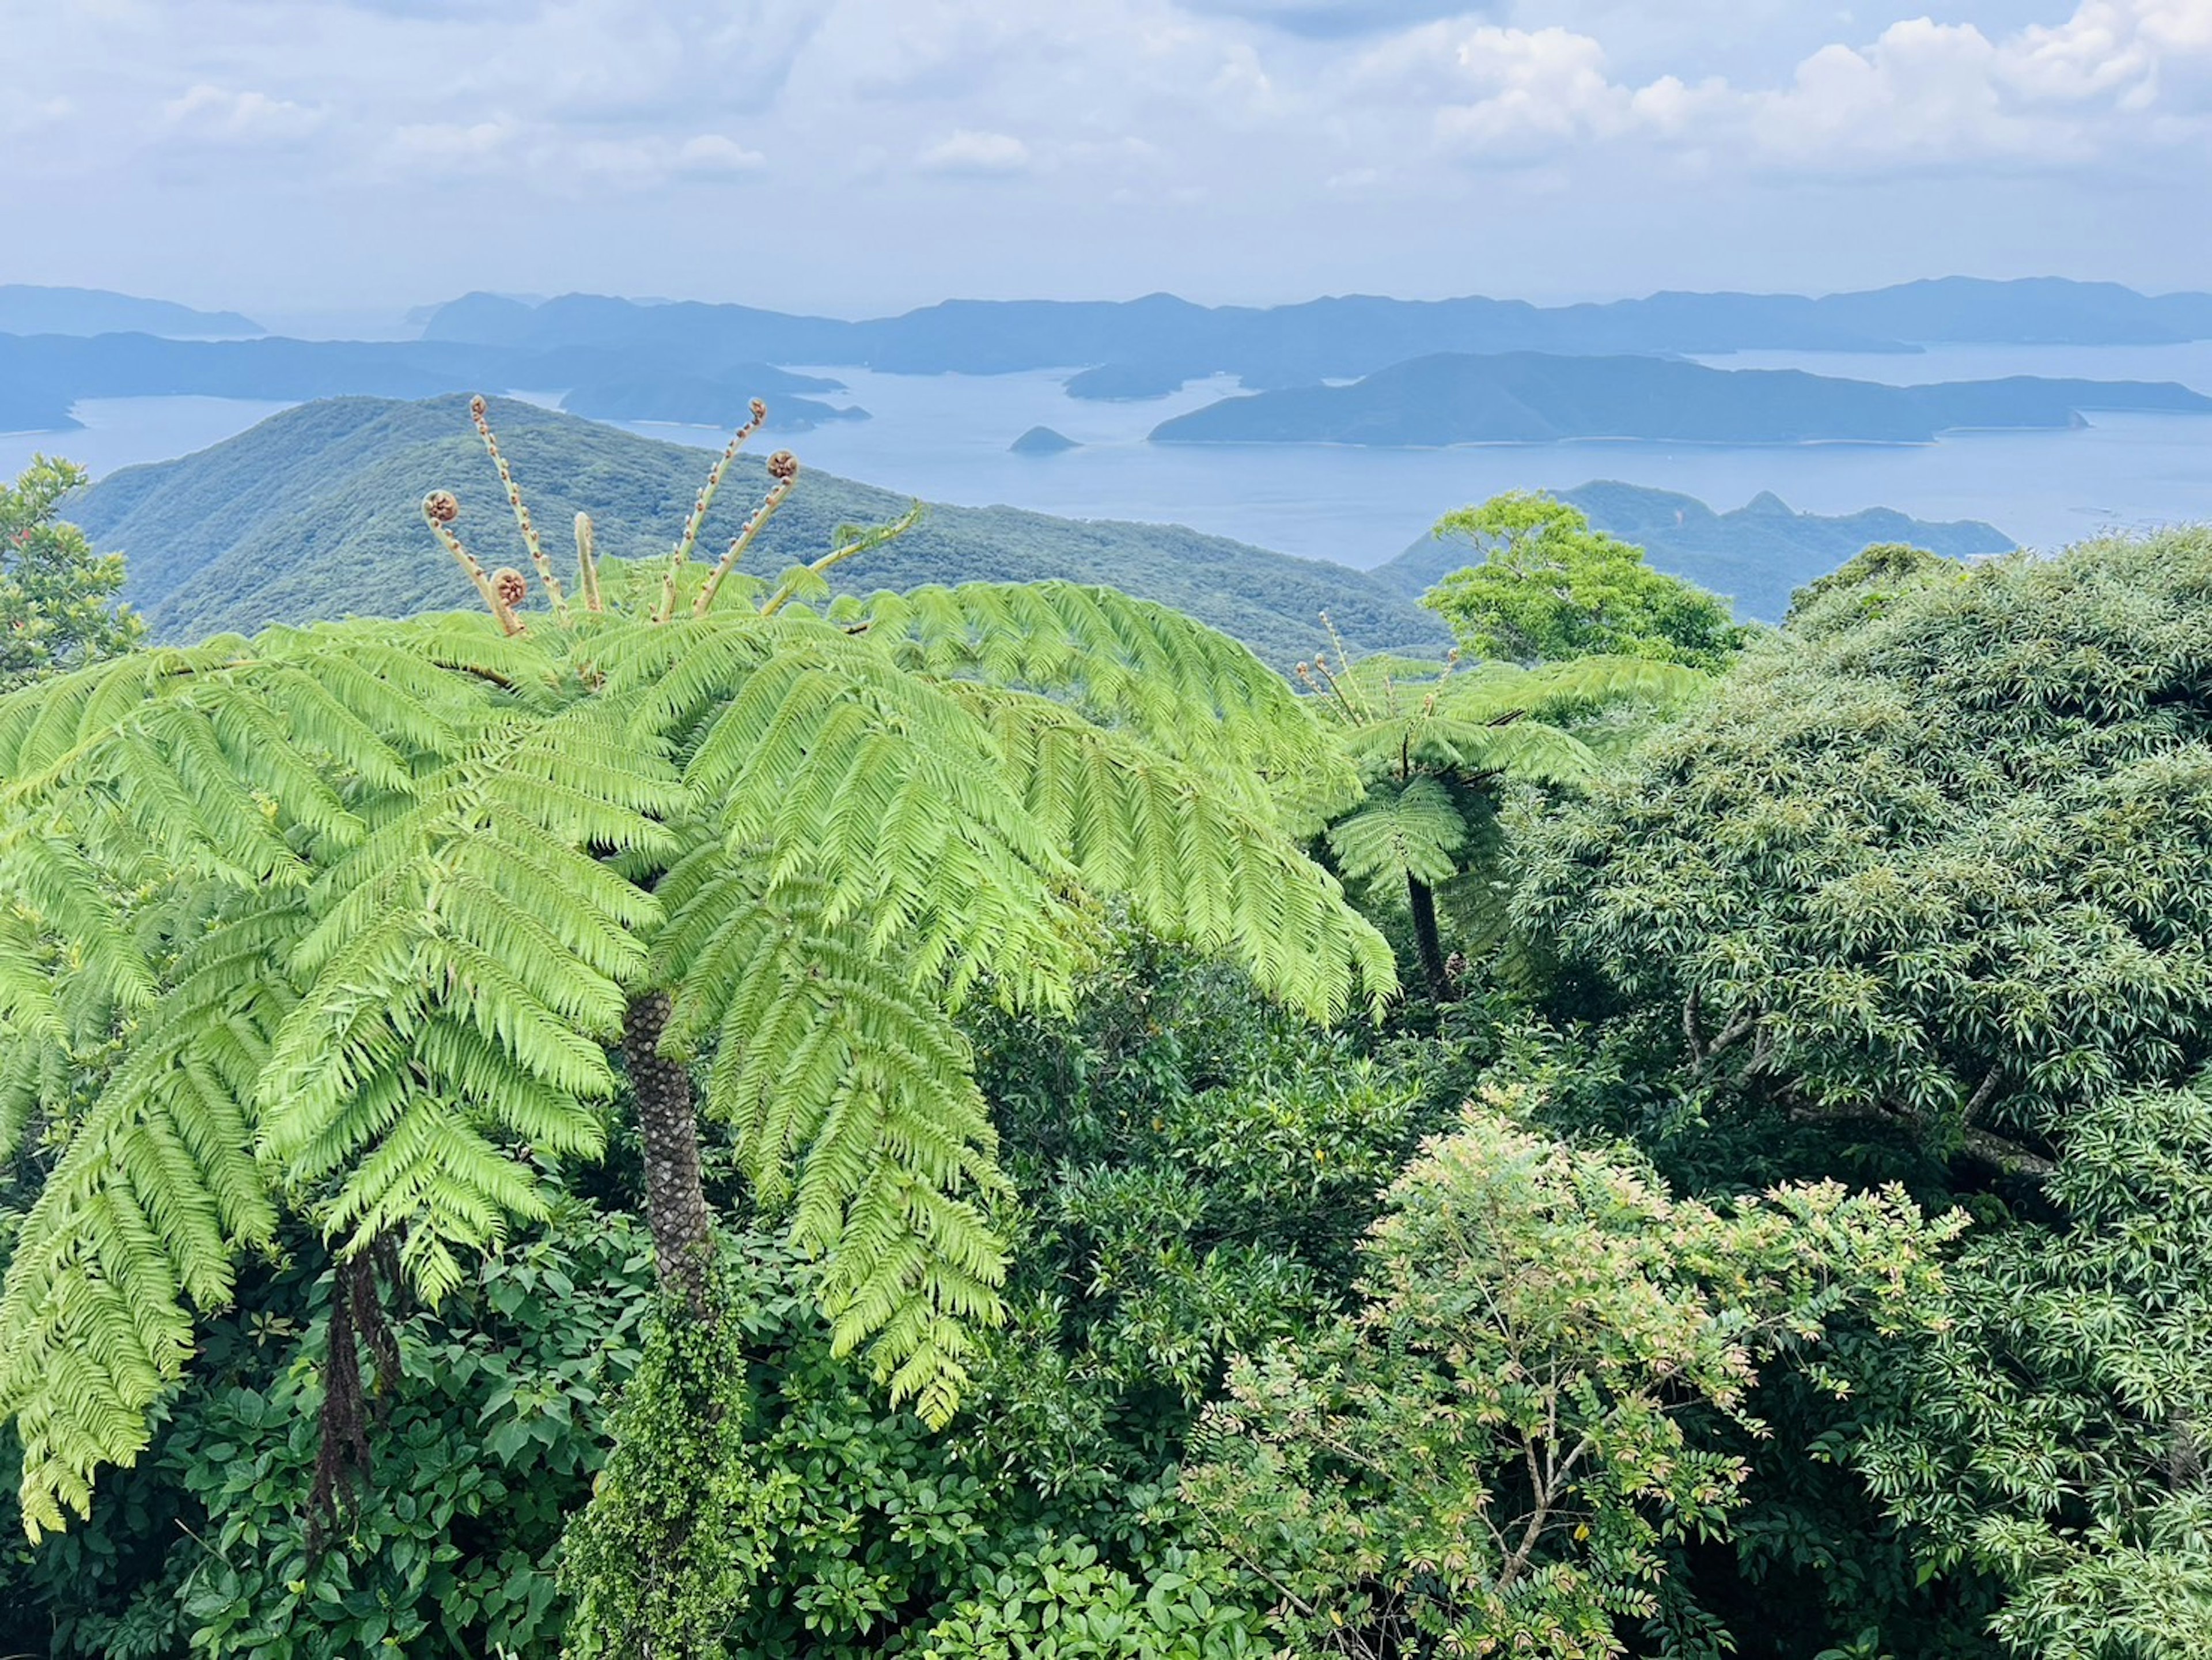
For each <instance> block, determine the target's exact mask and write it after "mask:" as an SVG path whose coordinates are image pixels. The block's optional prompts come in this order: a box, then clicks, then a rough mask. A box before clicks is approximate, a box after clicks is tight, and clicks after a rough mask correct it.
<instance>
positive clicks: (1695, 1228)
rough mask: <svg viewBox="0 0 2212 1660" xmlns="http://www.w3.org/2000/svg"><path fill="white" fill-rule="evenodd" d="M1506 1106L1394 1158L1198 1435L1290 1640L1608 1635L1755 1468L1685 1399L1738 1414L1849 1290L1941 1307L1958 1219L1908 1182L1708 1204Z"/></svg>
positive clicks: (1651, 1606)
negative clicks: (1358, 1221)
mask: <svg viewBox="0 0 2212 1660" xmlns="http://www.w3.org/2000/svg"><path fill="white" fill-rule="evenodd" d="M1504 1105H1505V1103H1504V1102H1502V1101H1501V1102H1495V1103H1489V1104H1470V1105H1469V1106H1468V1109H1467V1110H1465V1112H1464V1113H1463V1114H1462V1117H1461V1119H1460V1122H1458V1124H1457V1125H1456V1126H1455V1128H1454V1129H1453V1130H1452V1132H1451V1133H1450V1134H1448V1135H1444V1136H1440V1137H1438V1138H1437V1139H1435V1140H1431V1142H1429V1143H1428V1144H1427V1145H1425V1146H1424V1147H1423V1149H1422V1151H1421V1154H1420V1156H1419V1158H1417V1159H1416V1160H1415V1161H1414V1162H1413V1164H1411V1165H1409V1166H1408V1168H1407V1171H1405V1173H1404V1174H1403V1175H1401V1177H1399V1178H1398V1179H1397V1180H1396V1181H1395V1183H1393V1184H1392V1185H1391V1187H1390V1189H1389V1195H1388V1200H1389V1213H1388V1214H1387V1215H1386V1216H1385V1217H1384V1219H1383V1220H1382V1222H1381V1223H1380V1224H1378V1225H1377V1226H1376V1228H1375V1229H1374V1231H1373V1232H1372V1234H1371V1235H1370V1238H1369V1240H1368V1243H1367V1244H1366V1247H1365V1249H1364V1253H1363V1255H1364V1274H1363V1277H1362V1282H1361V1291H1362V1293H1363V1298H1364V1304H1363V1306H1362V1307H1361V1308H1360V1309H1359V1310H1358V1312H1357V1313H1356V1314H1354V1315H1352V1316H1349V1317H1347V1318H1346V1319H1345V1320H1343V1321H1340V1322H1339V1323H1334V1324H1332V1325H1329V1326H1327V1327H1325V1328H1324V1329H1322V1331H1321V1332H1320V1333H1319V1334H1318V1335H1316V1336H1315V1337H1310V1338H1308V1339H1306V1340H1304V1341H1301V1342H1300V1343H1298V1344H1297V1345H1295V1346H1293V1345H1278V1346H1275V1347H1273V1348H1271V1349H1269V1350H1267V1351H1265V1352H1262V1353H1260V1354H1258V1355H1257V1356H1256V1357H1255V1358H1252V1359H1243V1360H1240V1361H1239V1363H1238V1365H1237V1369H1236V1371H1235V1373H1234V1375H1233V1376H1232V1377H1231V1382H1230V1389H1229V1399H1228V1400H1227V1401H1226V1402H1224V1403H1222V1404H1220V1405H1218V1406H1217V1407H1214V1408H1211V1409H1210V1410H1209V1412H1208V1414H1207V1416H1206V1423H1205V1426H1204V1428H1203V1431H1202V1432H1201V1433H1200V1436H1199V1438H1198V1439H1197V1443H1196V1446H1195V1449H1194V1451H1195V1458H1196V1462H1194V1467H1193V1468H1191V1469H1190V1470H1189V1471H1188V1474H1187V1475H1186V1476H1185V1478H1184V1488H1185V1493H1186V1496H1187V1497H1188V1499H1190V1501H1191V1502H1192V1503H1193V1504H1194V1505H1196V1506H1197V1507H1198V1508H1199V1509H1200V1511H1201V1513H1203V1514H1204V1515H1205V1516H1206V1517H1207V1519H1208V1520H1209V1521H1210V1522H1211V1523H1212V1525H1213V1526H1214V1527H1215V1528H1216V1529H1218V1533H1219V1535H1220V1536H1221V1538H1222V1540H1223V1541H1224V1542H1225V1545H1226V1546H1227V1548H1229V1549H1230V1550H1231V1553H1232V1554H1234V1555H1235V1556H1236V1557H1237V1560H1240V1561H1242V1562H1243V1563H1245V1564H1246V1565H1248V1566H1250V1567H1251V1568H1252V1569H1253V1570H1254V1571H1255V1572H1257V1573H1258V1574H1260V1575H1261V1577H1262V1578H1264V1579H1265V1580H1266V1581H1267V1584H1269V1585H1270V1586H1271V1587H1272V1588H1273V1590H1274V1591H1275V1592H1276V1593H1277V1596H1278V1599H1279V1600H1278V1601H1277V1602H1276V1603H1275V1605H1274V1608H1273V1624H1274V1626H1275V1627H1276V1628H1277V1629H1278V1630H1279V1632H1280V1633H1282V1634H1283V1636H1284V1637H1285V1639H1288V1640H1289V1642H1290V1644H1291V1647H1292V1649H1293V1650H1294V1651H1297V1652H1299V1653H1340V1654H1346V1655H1357V1656H1361V1657H1370V1660H1381V1657H1384V1656H1389V1655H1397V1654H1402V1653H1407V1652H1426V1651H1430V1650H1431V1648H1435V1649H1440V1650H1441V1651H1443V1652H1455V1653H1473V1654H1485V1653H1495V1652H1511V1651H1528V1652H1534V1653H1541V1654H1546V1655H1555V1656H1559V1657H1585V1656H1599V1655H1607V1654H1615V1653H1620V1652H1622V1651H1624V1650H1625V1647H1626V1645H1625V1644H1624V1642H1623V1640H1622V1638H1621V1635H1620V1627H1621V1624H1622V1622H1624V1621H1627V1620H1640V1621H1644V1622H1646V1623H1647V1624H1650V1625H1654V1626H1657V1627H1661V1628H1662V1630H1663V1621H1662V1620H1661V1616H1662V1603H1661V1601H1660V1598H1659V1596H1658V1595H1657V1589H1658V1586H1659V1584H1660V1581H1661V1578H1662V1566H1663V1559H1662V1548H1663V1547H1664V1546H1665V1545H1666V1544H1668V1542H1669V1541H1674V1540H1676V1539H1680V1538H1683V1537H1687V1536H1696V1535H1703V1534H1705V1533H1707V1532H1717V1531H1719V1530H1720V1529H1723V1527H1724V1526H1725V1523H1726V1517H1727V1514H1728V1512H1729V1511H1730V1510H1731V1509H1732V1508H1733V1507H1734V1506H1735V1503H1736V1502H1737V1488H1738V1487H1740V1486H1741V1483H1742V1481H1743V1480H1744V1477H1745V1475H1746V1474H1747V1469H1746V1466H1745V1465H1744V1463H1743V1462H1742V1461H1741V1459H1739V1458H1736V1457H1734V1456H1730V1455H1729V1454H1727V1453H1725V1452H1722V1451H1718V1450H1714V1449H1713V1448H1712V1447H1711V1445H1710V1444H1702V1445H1701V1444H1699V1443H1700V1438H1699V1436H1698V1435H1697V1434H1695V1433H1694V1432H1692V1429H1691V1428H1689V1427H1686V1426H1685V1424H1684V1422H1683V1415H1684V1414H1686V1413H1687V1412H1688V1411H1689V1410H1690V1409H1691V1408H1694V1407H1704V1408H1710V1409H1711V1411H1712V1412H1714V1413H1717V1414H1725V1415H1726V1416H1728V1417H1729V1418H1731V1419H1734V1420H1736V1421H1737V1422H1738V1423H1739V1424H1741V1425H1743V1426H1746V1427H1747V1428H1750V1429H1752V1430H1753V1431H1756V1430H1758V1429H1759V1428H1760V1427H1762V1426H1759V1424H1758V1422H1757V1420H1755V1419H1754V1418H1753V1417H1752V1415H1751V1411H1750V1407H1749V1404H1748V1401H1747V1396H1748V1394H1749V1391H1750V1389H1752V1387H1753V1384H1754V1383H1756V1381H1757V1377H1758V1368H1759V1364H1760V1363H1761V1362H1763V1361H1765V1360H1768V1359H1771V1358H1772V1357H1773V1356H1774V1355H1776V1354H1777V1353H1778V1352H1782V1351H1785V1350H1796V1349H1802V1348H1804V1347H1809V1346H1811V1345H1814V1344H1815V1343H1817V1342H1818V1341H1819V1340H1820V1339H1821V1338H1822V1337H1823V1335H1825V1332H1826V1325H1827V1323H1829V1322H1830V1321H1831V1320H1832V1319H1833V1318H1834V1317H1835V1316H1837V1315H1838V1313H1840V1312H1843V1311H1844V1310H1849V1309H1851V1308H1852V1307H1853V1305H1855V1304H1862V1305H1870V1306H1871V1307H1872V1309H1873V1310H1874V1311H1875V1317H1876V1318H1877V1320H1878V1321H1879V1322H1880V1323H1881V1324H1883V1325H1885V1326H1887V1327H1889V1328H1891V1329H1901V1328H1902V1327H1904V1326H1905V1325H1907V1324H1910V1323H1913V1322H1916V1321H1924V1320H1927V1319H1929V1318H1930V1317H1931V1311H1932V1310H1934V1309H1935V1308H1936V1306H1938V1304H1939V1298H1938V1296H1937V1293H1938V1292H1940V1287H1941V1280H1940V1278H1939V1276H1938V1273H1937V1270H1936V1266H1935V1258H1936V1255H1937V1254H1938V1252H1939V1251H1940V1250H1941V1248H1942V1244H1943V1243H1944V1242H1945V1241H1946V1240H1947V1239H1948V1237H1950V1236H1951V1235H1952V1234H1954V1233H1955V1232H1956V1231H1957V1227H1958V1223H1957V1221H1956V1220H1953V1221H1948V1222H1943V1223H1933V1224H1931V1223H1929V1221H1927V1220H1926V1219H1923V1216H1922V1215H1921V1213H1920V1212H1919V1211H1918V1209H1917V1207H1916V1206H1914V1205H1913V1204H1912V1203H1911V1201H1910V1200H1909V1199H1907V1198H1906V1197H1905V1195H1903V1194H1902V1193H1901V1192H1897V1191H1891V1192H1888V1193H1883V1194H1867V1195H1850V1194H1847V1192H1846V1191H1845V1190H1844V1189H1843V1188H1842V1187H1841V1186H1840V1185H1838V1184H1834V1183H1830V1184H1825V1185H1822V1186H1818V1187H1811V1188H1794V1189H1777V1190H1775V1191H1774V1192H1772V1193H1771V1194H1769V1195H1765V1197H1764V1198H1763V1199H1747V1200H1744V1201H1739V1202H1738V1203H1736V1204H1735V1205H1734V1206H1732V1207H1729V1209H1728V1210H1727V1211H1725V1212H1723V1211H1718V1210H1716V1209H1714V1208H1712V1207H1709V1206H1706V1205H1704V1204H1701V1203H1699V1202H1697V1201H1687V1200H1678V1199H1675V1198H1673V1197H1672V1196H1670V1195H1668V1193H1667V1192H1666V1191H1665V1190H1664V1189H1663V1188H1662V1187H1661V1186H1660V1185H1658V1184H1657V1183H1656V1182H1655V1181H1653V1180H1652V1179H1651V1178H1650V1177H1648V1176H1646V1175H1644V1174H1643V1173H1641V1172H1639V1171H1638V1169H1637V1168H1636V1164H1637V1161H1636V1159H1635V1158H1634V1156H1633V1155H1632V1154H1631V1153H1627V1152H1624V1151H1619V1150H1616V1151H1613V1152H1599V1151H1585V1150H1577V1149H1575V1148H1571V1147H1570V1146H1565V1145H1564V1144H1562V1143H1559V1142H1558V1141H1555V1140H1551V1139H1550V1138H1548V1137H1545V1136H1541V1135H1539V1134H1531V1133H1529V1132H1528V1131H1527V1130H1525V1129H1523V1128H1521V1120H1522V1117H1523V1116H1525V1115H1524V1114H1522V1113H1520V1112H1508V1111H1506V1110H1501V1109H1502V1108H1503V1107H1504ZM1666 1634H1668V1635H1679V1633H1666Z"/></svg>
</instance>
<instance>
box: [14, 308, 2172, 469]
mask: <svg viewBox="0 0 2212 1660" xmlns="http://www.w3.org/2000/svg"><path fill="white" fill-rule="evenodd" d="M18 292H21V293H25V294H31V293H43V292H46V291H31V290H22V291H18ZM106 300H109V301H116V302H117V303H120V304H125V306H126V307H156V308H158V307H160V304H161V302H157V301H125V300H124V298H123V297H122V296H106ZM25 303H26V305H28V304H29V302H28V301H26V302H25ZM85 303H87V304H89V303H91V302H90V301H86V302H85ZM170 310H171V311H173V312H175V313H178V314H179V315H181V316H183V317H185V318H187V319H191V318H197V319H214V320H215V321H216V322H222V321H223V320H224V319H229V320H230V321H231V322H234V323H236V324H238V325H244V326H245V327H246V329H249V330H250V329H252V325H251V323H250V322H248V320H247V319H243V318H232V317H231V315H230V314H229V313H190V312H186V311H185V308H182V307H173V308H170ZM22 314H23V316H24V317H25V318H26V319H30V320H35V318H36V315H37V310H36V307H34V306H33V307H31V309H30V310H28V311H26V312H24V313H22ZM88 314H89V313H88ZM102 314H103V315H105V313H102ZM164 318H168V313H167V312H163V313H161V318H155V319H149V318H148V317H146V316H145V315H143V313H141V312H139V311H131V310H127V309H126V311H125V313H122V314H120V315H119V316H118V318H117V319H115V320H116V321H117V323H118V327H122V328H124V331H120V332H116V331H102V332H97V333H90V332H88V329H89V326H90V325H87V326H86V327H82V328H80V327H75V326H72V327H71V328H70V329H67V330H64V331H60V332H55V331H37V330H32V329H29V328H27V327H17V328H14V329H10V328H9V327H7V326H6V325H5V324H4V322H0V429H5V430H11V431H13V430H36V431H48V430H59V429H65V428H67V427H68V426H70V424H72V422H71V417H70V409H71V408H72V406H73V405H74V404H76V403H77V402H79V401H81V400H82V399H85V398H127V397H158V396H170V395H179V394H197V395H203V396H213V397H229V398H257V399H266V400H271V401H276V402H295V401H301V400H305V399H308V398H324V397H331V396H337V395H345V394H359V395H367V396H373V397H392V398H422V397H428V396H432V395H435V394H436V393H439V392H459V391H484V392H502V391H505V392H513V391H530V392H565V393H567V394H568V397H569V398H570V399H571V403H570V404H569V407H570V408H572V409H573V410H575V411H577V412H581V413H591V414H595V415H599V416H612V415H615V414H616V413H617V411H619V412H621V413H622V415H623V417H624V418H628V419H633V420H656V421H678V422H685V423H691V422H697V421H702V420H708V421H710V422H714V421H723V422H726V421H727V420H729V419H730V418H731V417H732V416H733V414H734V413H735V411H736V410H741V409H742V408H743V406H744V400H745V399H746V398H750V397H751V396H752V395H753V394H754V393H756V392H760V393H763V394H765V395H771V396H772V395H774V394H775V393H777V392H799V393H800V395H801V396H802V397H803V396H805V391H804V389H802V388H801V387H799V386H791V385H777V384H775V383H773V382H772V381H770V380H769V379H768V377H769V376H772V375H787V374H788V368H789V366H794V365H795V366H799V367H800V368H806V367H829V368H836V367H839V366H851V367H856V368H872V369H878V370H883V371H888V372H892V373H897V374H950V373H957V374H1004V373H1011V372H1014V371H1034V370H1052V369H1066V370H1069V371H1072V372H1073V373H1072V375H1071V378H1070V380H1069V381H1068V389H1069V391H1070V392H1071V393H1073V395H1075V396H1078V397H1085V398H1116V399H1141V398H1156V397H1160V396H1163V395H1164V394H1166V393H1168V392H1172V391H1174V390H1175V389H1176V388H1177V387H1178V386H1182V385H1184V384H1185V383H1187V382H1188V381H1190V380H1199V379H1204V378H1206V377H1208V376H1211V375H1214V374H1226V375H1230V376H1233V377H1235V378H1236V379H1237V380H1240V381H1241V382H1242V383H1243V386H1246V387H1247V388H1249V389H1251V390H1254V391H1261V392H1265V391H1271V390H1273V391H1279V390H1284V389H1287V388H1296V387H1308V386H1318V385H1320V384H1321V383H1322V382H1323V381H1329V380H1357V379H1359V378H1362V377H1367V376H1371V375H1373V374H1376V373H1377V372H1378V371H1382V370H1384V369H1388V368H1392V367H1394V366H1397V365H1403V364H1406V363H1409V362H1415V361H1419V360H1421V359H1424V358H1428V357H1433V356H1437V355H1439V354H1447V353H1449V354H1465V355H1474V356H1499V355H1504V354H1515V353H1528V354H1541V355H1545V356H1552V357H1556V358H1571V357H1582V356H1661V357H1669V356H1672V357H1680V356H1702V355H1713V354H1725V353H1728V352H1733V351H1745V350H1850V351H1899V352H1905V351H1911V350H1917V348H1918V346H1919V344H1923V343H1933V342H1960V341H1972V342H1996V343H2013V344H2023V343H2025V344H2040V343H2049V342H2069V343H2073V344H2108V345H2109V344H2172V343H2175V342H2179V341H2185V340H2191V339H2198V338H2212V295H2204V294H2175V295H2142V294H2138V293H2136V291H2134V290H2133V289H2124V288H2121V287H2118V285H2116V284H2112V283H2074V282H2068V281H2063V280H2061V279H2057V278H2031V279H2023V280H2021V281H2016V282H2004V283H1994V282H1984V281H1979V280H1976V279H1970V278H1965V277H1948V278H1943V279H1941V280H1938V281H1934V282H1928V283H1906V284H1904V285H1902V286H1899V287H1897V288H1893V289H1876V290H1872V291H1869V292H1867V293H1863V294H1848V295H1827V296H1826V297H1823V298H1819V299H1813V298H1807V297H1804V296H1800V295H1741V294H1703V295H1699V294H1658V295H1650V296H1648V297H1646V298H1644V299H1639V300H1622V301H1609V302H1607V303H1604V304H1585V305H1575V306H1559V307H1539V306H1534V305H1530V304H1528V303H1527V302H1526V301H1513V300H1491V299H1485V298H1481V297H1479V296H1478V297H1469V298H1466V299H1458V300H1437V301H1407V300H1391V299H1383V298H1376V297H1374V296H1369V295H1346V296H1340V297H1333V298H1327V299H1320V300H1312V301H1304V302H1302V303H1300V304H1297V305H1286V306H1275V307H1249V306H1245V307H1240V306H1221V307H1206V306H1199V305H1194V304H1192V303H1191V302H1189V301H1184V300H1180V299H1177V298H1176V297H1175V296H1174V295H1164V294H1161V295H1147V296H1146V297H1145V298H1143V299H1140V300H1132V301H1096V302H1094V301H975V300H951V301H945V302H943V303H942V304H939V305H935V306H927V307H922V308H921V309H920V310H917V311H913V312H908V313H905V314H904V315H902V316H898V317H883V318H874V319H864V320H860V321H848V320H845V319H837V318H825V317H806V316H797V315H793V314H789V313H781V312H775V311H768V310H763V309H761V308H758V307H750V306H738V305H707V304H702V303H696V302H691V301H682V302H665V303H646V302H642V301H630V300H617V299H609V298H605V297H604V296H599V295H564V296H562V297H560V298H557V299H552V300H546V301H526V300H519V299H513V298H504V297H501V296H498V295H485V294H476V295H465V296H463V297H462V298H461V299H459V300H456V301H450V302H448V303H447V304H446V305H443V306H440V307H436V308H435V310H434V311H433V312H431V313H429V315H428V321H427V323H426V325H425V328H424V334H423V337H422V339H420V340H410V341H387V342H374V341H302V340H289V339H284V338H281V337H261V338H255V339H250V340H227V341H210V340H201V339H185V338H176V337H172V336H173V335H175V334H178V333H179V332H184V333H190V332H193V330H191V329H185V328H184V327H183V326H182V325H176V326H174V327H172V326H170V325H169V324H170V322H173V321H174V319H169V321H168V322H164V321H162V319H164ZM208 326H210V327H211V326H212V325H208ZM770 366H784V367H781V368H771V367H770ZM819 389H821V388H817V390H819ZM831 410H832V406H829V405H823V406H821V407H819V408H816V409H812V410H808V409H805V408H800V407H796V406H793V405H792V404H790V403H789V401H788V399H787V400H786V401H785V404H784V417H783V418H787V419H790V420H792V421H793V423H794V425H796V424H797V423H800V422H804V423H818V422H820V421H822V420H826V419H832V418H846V419H850V418H853V417H850V416H849V415H848V416H845V417H836V416H835V415H833V414H832V412H831Z"/></svg>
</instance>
